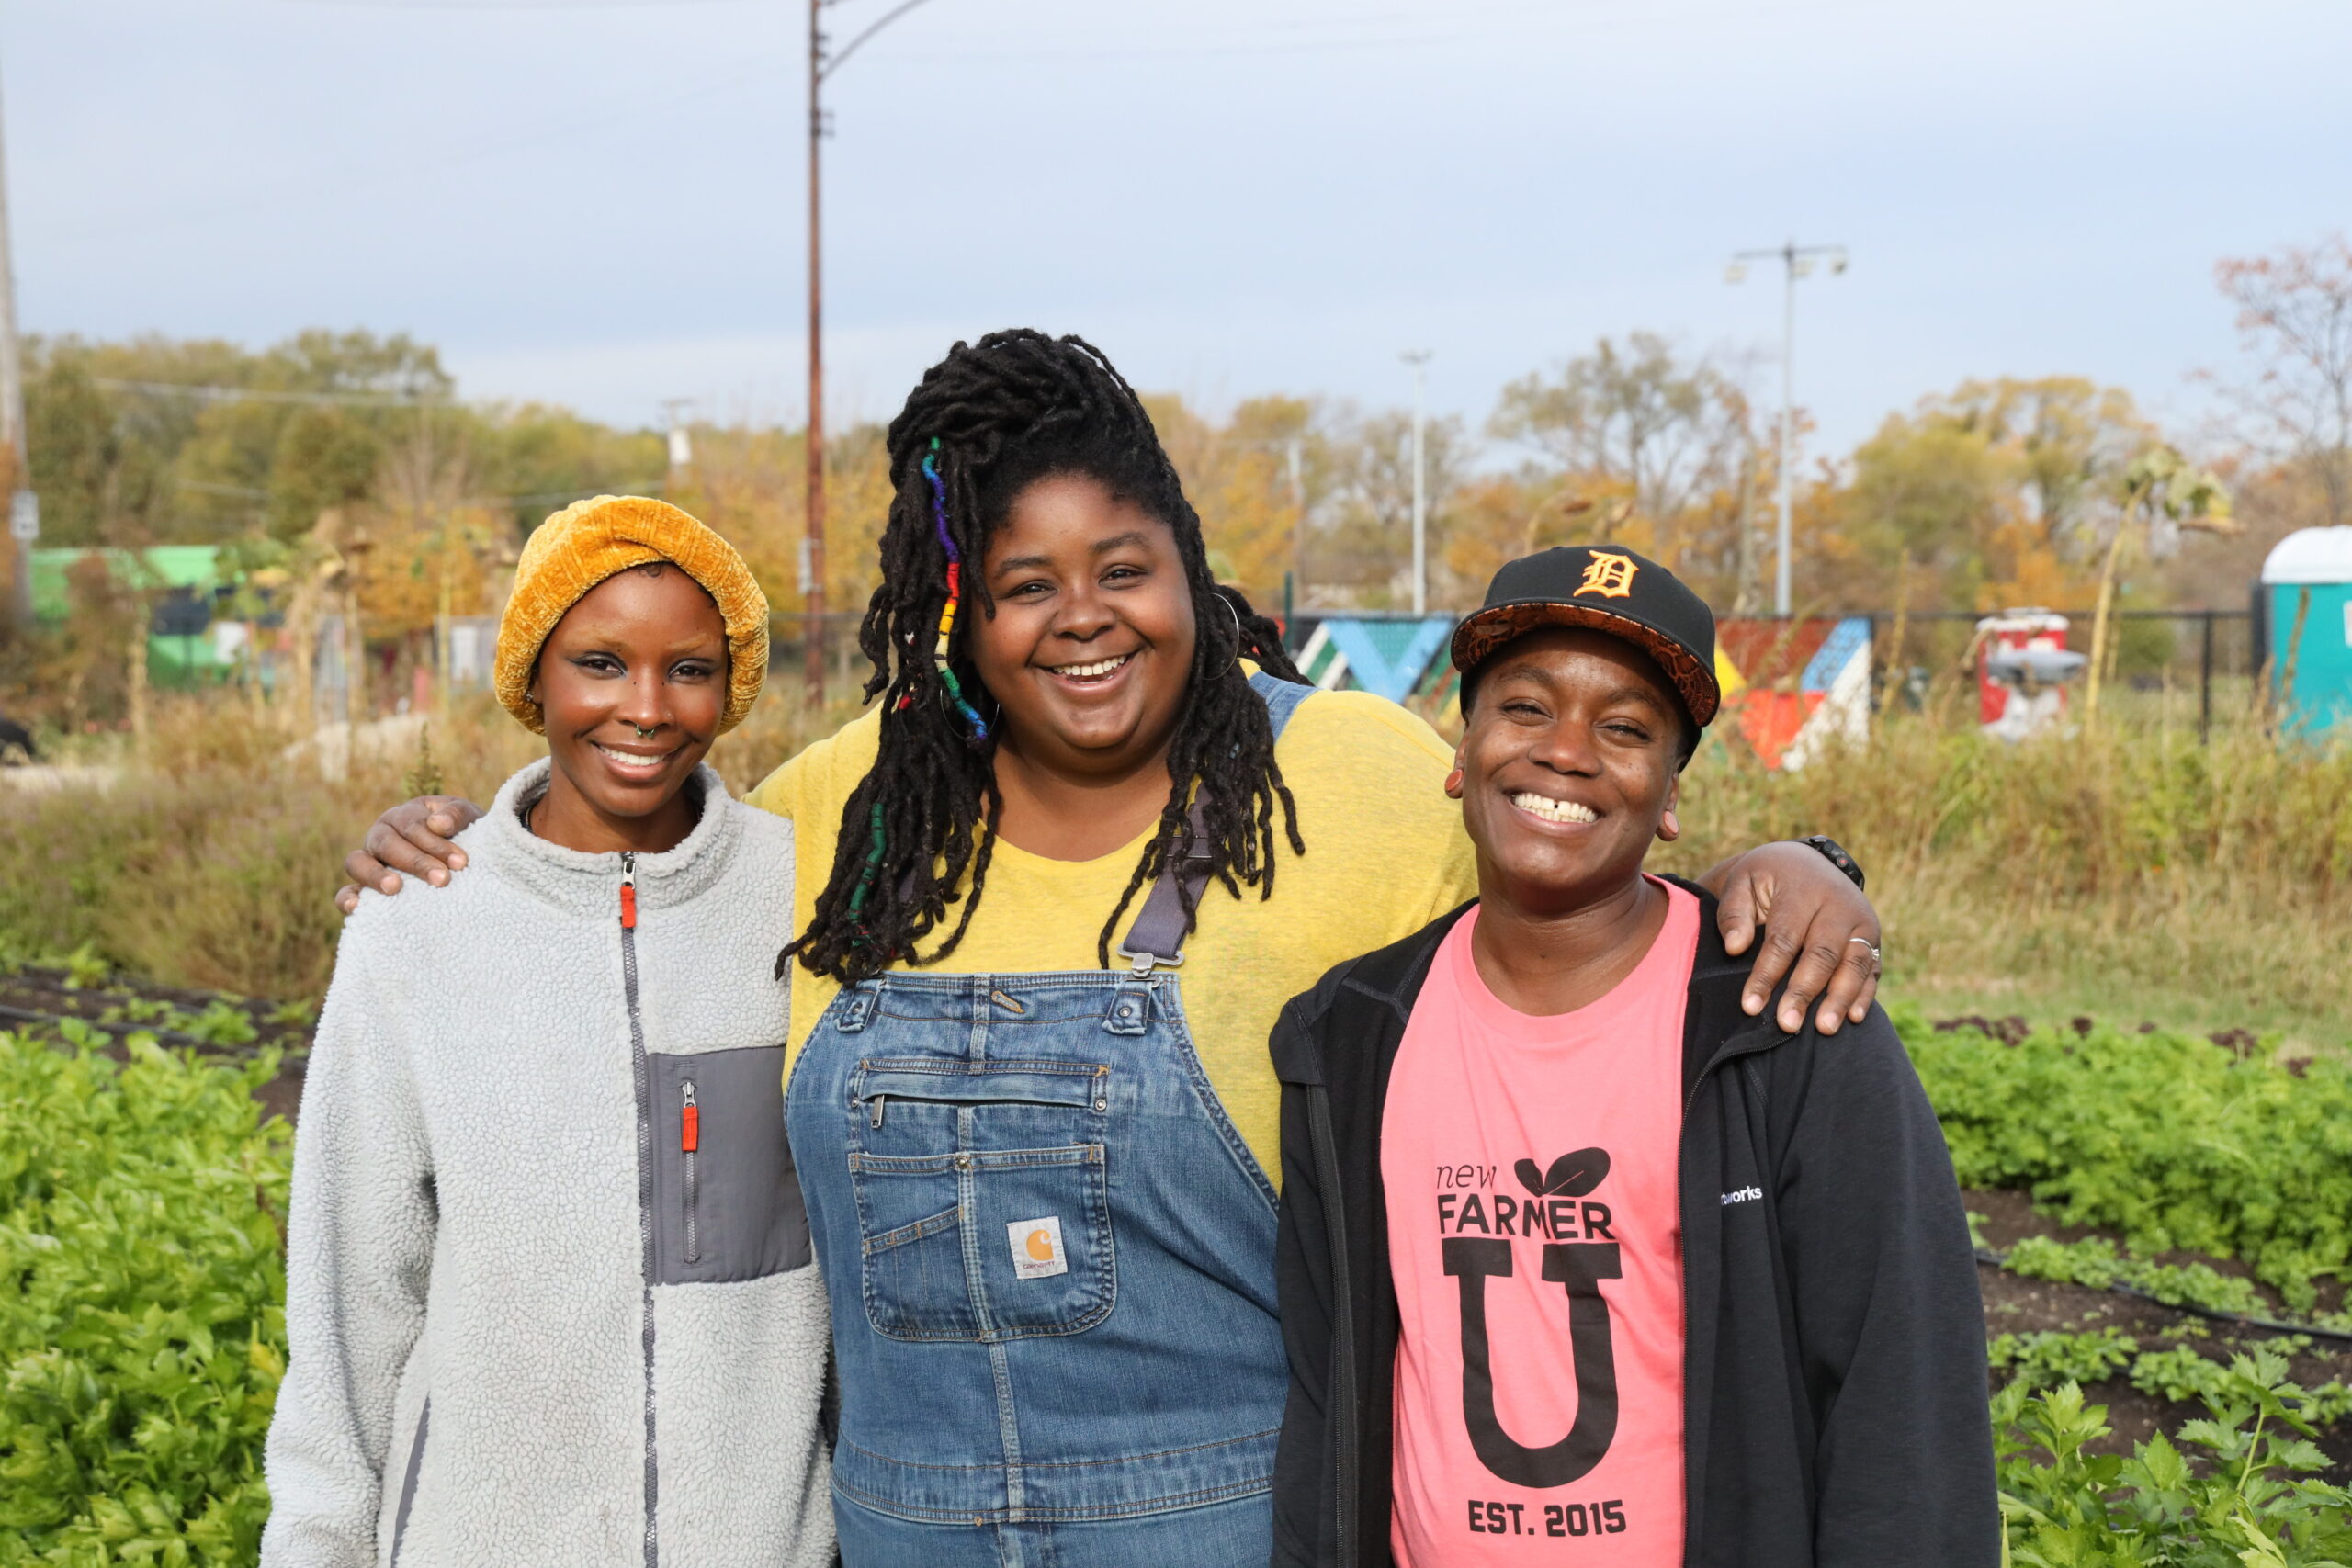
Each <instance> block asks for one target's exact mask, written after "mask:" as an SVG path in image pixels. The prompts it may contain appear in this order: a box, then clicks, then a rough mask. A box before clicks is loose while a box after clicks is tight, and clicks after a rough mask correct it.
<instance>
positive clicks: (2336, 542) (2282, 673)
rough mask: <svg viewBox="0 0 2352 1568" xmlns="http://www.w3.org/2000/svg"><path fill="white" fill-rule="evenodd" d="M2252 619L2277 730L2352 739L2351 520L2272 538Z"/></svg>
mask: <svg viewBox="0 0 2352 1568" xmlns="http://www.w3.org/2000/svg"><path fill="white" fill-rule="evenodd" d="M2255 620H2256V637H2257V643H2256V646H2258V647H2260V648H2261V649H2263V650H2264V655H2265V657H2266V658H2267V661H2268V665H2269V670H2270V695H2271V699H2272V700H2273V701H2274V702H2275V703H2277V705H2278V723H2279V728H2281V729H2283V730H2285V731H2286V732H2287V733H2289V734H2293V735H2301V736H2305V737H2309V738H2312V739H2317V738H2318V737H2320V736H2323V735H2327V734H2329V733H2330V732H2331V731H2333V732H2334V734H2335V737H2336V738H2339V739H2352V526H2346V527H2336V528H2299V529H2297V530H2296V531H2295V532H2294V533H2291V534H2290V535H2288V536H2286V537H2285V538H2283V539H2281V540H2279V541H2278V545H2277V547H2274V548H2273V549H2272V550H2271V552H2270V556H2269V558H2268V559H2267V560H2265V561H2264V562H2263V563H2262V581H2261V583H2260V585H2259V586H2257V587H2256V590H2255Z"/></svg>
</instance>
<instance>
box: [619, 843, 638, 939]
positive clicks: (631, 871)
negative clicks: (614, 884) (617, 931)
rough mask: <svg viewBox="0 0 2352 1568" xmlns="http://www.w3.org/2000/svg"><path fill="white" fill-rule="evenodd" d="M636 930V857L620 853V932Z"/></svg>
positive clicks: (631, 854)
mask: <svg viewBox="0 0 2352 1568" xmlns="http://www.w3.org/2000/svg"><path fill="white" fill-rule="evenodd" d="M636 929H637V856H636V855H635V854H633V853H631V852H629V851H627V850H623V851H622V852H621V930H623V931H635V930H636Z"/></svg>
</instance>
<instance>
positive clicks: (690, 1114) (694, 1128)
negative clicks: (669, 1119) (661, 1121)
mask: <svg viewBox="0 0 2352 1568" xmlns="http://www.w3.org/2000/svg"><path fill="white" fill-rule="evenodd" d="M685 1091H686V1103H685V1107H684V1110H682V1111H680V1112H679V1114H678V1152H679V1153H681V1154H689V1155H690V1154H693V1153H694V1152H695V1150H696V1149H697V1148H699V1147H701V1146H702V1107H701V1106H699V1105H696V1104H695V1086H694V1085H693V1084H691V1083H689V1084H687V1085H686V1086H685Z"/></svg>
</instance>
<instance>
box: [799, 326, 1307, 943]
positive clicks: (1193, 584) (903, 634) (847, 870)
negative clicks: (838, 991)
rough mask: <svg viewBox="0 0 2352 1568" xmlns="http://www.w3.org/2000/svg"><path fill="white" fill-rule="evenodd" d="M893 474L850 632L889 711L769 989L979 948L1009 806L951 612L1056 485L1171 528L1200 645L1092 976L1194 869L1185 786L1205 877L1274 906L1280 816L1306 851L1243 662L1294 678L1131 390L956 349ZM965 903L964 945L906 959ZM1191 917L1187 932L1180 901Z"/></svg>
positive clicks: (1083, 370) (1089, 350)
mask: <svg viewBox="0 0 2352 1568" xmlns="http://www.w3.org/2000/svg"><path fill="white" fill-rule="evenodd" d="M889 454H890V471H891V476H892V479H893V483H894V485H895V487H896V493H895V494H894V495H893V497H892V499H891V502H890V517H889V522H888V525H886V526H885V528H884V530H883V534H882V585H881V586H880V587H879V588H876V590H875V591H874V598H873V600H872V602H871V603H870V604H868V605H867V606H866V611H865V623H864V624H863V626H861V627H860V628H859V631H858V646H859V648H860V649H863V650H864V652H865V657H866V658H867V659H868V660H871V661H872V662H873V665H874V674H873V677H872V678H871V679H870V680H868V681H867V682H866V683H865V695H866V698H867V700H868V701H871V700H873V699H874V698H875V697H876V696H881V697H883V699H884V705H883V709H882V741H881V750H880V753H879V755H878V756H877V757H876V760H875V763H874V768H873V771H872V772H871V773H867V774H866V776H865V780H864V782H862V783H861V784H859V785H858V786H857V788H856V789H855V790H854V792H852V794H851V795H850V798H849V804H848V805H847V806H846V807H844V808H843V810H842V823H841V842H840V846H839V848H838V850H837V851H836V852H835V853H834V856H833V867H832V872H831V875H830V876H829V877H828V878H827V879H826V882H825V886H824V890H823V891H822V892H821V893H820V894H819V895H818V897H817V908H816V912H815V916H814V918H813V919H811V920H810V922H809V929H808V930H807V931H803V932H802V933H801V934H800V936H799V938H798V939H797V941H795V942H792V943H791V945H789V946H787V947H786V949H785V950H784V952H783V953H781V954H779V955H778V957H777V959H776V974H777V976H779V977H781V976H782V975H783V974H784V972H785V969H786V965H787V964H790V962H791V961H792V960H793V959H794V958H795V957H797V958H798V959H799V960H800V962H801V963H802V964H806V965H808V967H809V968H810V969H812V970H814V971H816V972H817V973H818V974H820V975H831V976H833V977H834V978H836V979H838V980H841V981H842V982H843V983H844V984H848V983H852V982H854V981H857V980H861V979H865V978H866V977H868V976H873V975H876V974H879V973H881V972H882V971H883V970H884V969H886V968H888V966H889V965H890V964H892V963H893V962H895V961H896V960H898V959H899V958H900V957H902V956H904V957H909V958H912V959H913V961H914V962H917V963H922V964H935V963H938V962H939V961H940V960H942V959H944V958H945V957H946V956H947V955H948V954H949V953H953V952H955V951H956V944H957V943H959V942H962V941H963V939H964V933H965V931H967V930H968V929H969V928H970V926H971V923H972V913H973V911H974V910H975V909H976V908H978V905H979V901H980V894H981V890H982V889H983V888H984V887H985V886H986V885H987V882H988V873H989V856H990V853H991V852H992V851H993V850H994V848H995V845H996V828H997V821H998V818H999V817H1000V815H1001V811H1002V807H1003V801H1002V799H1001V796H1000V795H998V793H997V788H996V774H995V767H994V753H995V746H996V738H995V736H994V735H993V734H992V733H991V732H990V731H989V725H988V722H987V720H985V719H984V718H983V717H982V716H980V714H979V712H978V708H977V707H976V706H975V705H973V703H972V701H971V700H970V699H971V698H973V697H975V696H977V695H978V694H979V693H980V692H981V691H982V690H983V688H982V687H981V685H980V682H979V677H978V674H977V673H976V672H975V671H974V670H973V668H972V666H971V663H970V661H969V660H967V659H966V658H964V657H962V655H961V654H960V651H959V649H960V647H961V644H960V643H958V642H957V640H956V638H955V637H954V635H953V627H954V625H955V621H956V616H957V612H958V610H959V608H961V606H960V605H959V603H958V601H959V600H960V599H962V598H965V597H969V598H970V599H974V600H977V601H978V612H977V613H978V614H981V615H987V614H991V613H992V610H993V606H992V604H991V603H990V601H989V596H988V589H987V587H986V586H985V584H983V583H982V582H981V581H979V573H980V562H981V560H982V559H983V558H984V557H985V555H986V552H987V549H988V542H989V536H991V535H992V534H993V533H994V532H995V530H996V528H997V527H998V526H999V525H1001V524H1002V522H1003V521H1004V519H1005V517H1006V515H1007V513H1009V512H1010V511H1011V509H1012V503H1013V501H1014V499H1015V498H1016V497H1018V496H1019V495H1020V493H1021V492H1022V491H1023V490H1024V489H1025V488H1027V487H1028V486H1029V485H1031V484H1034V483H1035V482H1036V481H1037V480H1039V479H1045V478H1047V477H1049V476H1053V475H1058V474H1082V475H1084V476H1086V477H1087V478H1089V479H1093V480H1095V481H1096V482H1098V483H1100V484H1102V485H1103V486H1104V487H1105V488H1106V489H1108V490H1109V491H1111V492H1112V493H1113V494H1114V495H1116V496H1118V497H1119V498H1120V499H1122V500H1125V501H1129V502H1134V503H1135V504H1136V505H1137V506H1139V507H1141V508H1142V509H1143V510H1144V511H1145V512H1147V513H1150V514H1151V515H1152V516H1154V517H1156V518H1158V519H1159V520H1160V521H1161V522H1163V523H1165V524H1166V525H1168V527H1169V529H1170V531H1171V532H1172V533H1173V534H1174V535H1175V536H1176V550H1177V554H1178V556H1179V558H1181V559H1182V562H1183V565H1184V579H1185V582H1186V585H1187V586H1188V587H1189V588H1190V589H1191V591H1192V597H1193V623H1194V625H1195V626H1196V627H1197V628H1198V629H1197V631H1196V634H1195V637H1194V640H1193V668H1192V680H1191V684H1190V687H1189V694H1188V695H1187V697H1186V700H1185V705H1184V712H1183V715H1182V717H1181V718H1179V719H1178V721H1177V725H1176V730H1175V734H1174V736H1173V738H1172V739H1171V741H1170V746H1169V751H1168V773H1169V777H1170V789H1169V795H1168V805H1167V807H1166V809H1164V810H1163V811H1162V812H1161V813H1160V818H1159V830H1158V831H1157V832H1155V833H1154V834H1153V835H1152V838H1151V841H1150V843H1149V844H1148V845H1147V846H1146V847H1145V849H1144V852H1143V856H1142V858H1141V859H1140V860H1139V861H1138V862H1137V863H1136V869H1135V874H1134V875H1133V876H1131V877H1129V878H1128V879H1127V886H1126V891H1125V893H1123V894H1122V895H1121V896H1120V898H1119V903H1118V906H1117V908H1114V909H1113V910H1111V912H1110V918H1109V919H1106V920H1104V921H1103V932H1102V935H1101V937H1100V938H1099V940H1098V941H1097V942H1096V943H1095V954H1096V960H1097V962H1099V963H1101V964H1103V966H1104V967H1105V968H1108V967H1109V966H1110V961H1111V942H1112V939H1113V936H1114V933H1115V932H1116V931H1117V930H1118V926H1119V921H1120V919H1121V917H1122V916H1124V915H1125V913H1126V910H1127V908H1128V907H1129V906H1130V905H1132V904H1133V903H1134V902H1135V899H1136V893H1137V891H1138V890H1139V889H1142V888H1144V887H1145V886H1148V885H1149V884H1150V883H1151V882H1153V881H1154V880H1155V879H1157V878H1158V877H1159V874H1160V870H1161V868H1162V867H1163V866H1164V865H1166V864H1167V863H1168V859H1169V857H1170V855H1179V856H1183V855H1190V854H1193V853H1196V852H1198V849H1197V848H1196V846H1195V845H1194V843H1193V829H1192V823H1191V807H1192V805H1193V799H1194V796H1195V791H1196V786H1197V794H1198V796H1199V799H1200V803H1201V808H1202V809H1201V816H1202V819H1203V824H1204V828H1205V829H1206V834H1205V836H1206V838H1207V840H1208V842H1207V844H1206V846H1205V850H1206V852H1207V855H1208V860H1209V874H1210V875H1211V876H1212V877H1214V878H1215V879H1216V881H1217V882H1218V883H1220V884H1222V885H1223V886H1224V887H1225V888H1226V890H1227V892H1228V893H1230V894H1232V895H1233V897H1237V898H1238V897H1241V888H1242V886H1243V885H1245V884H1246V885H1248V886H1253V887H1255V888H1257V889H1258V894H1259V897H1261V898H1263V897H1272V893H1273V886H1274V856H1275V841H1274V808H1275V806H1276V805H1277V803H1279V804H1280V806H1281V808H1282V814H1283V829H1284V832H1285V836H1286V837H1287V838H1288V840H1289V841H1290V847H1291V851H1292V852H1293V853H1295V854H1303V853H1305V852H1306V843H1305V842H1304V841H1303V840H1301V839H1300V838H1299V833H1298V810H1297V807H1296V806H1295V803H1294V802H1293V801H1292V799H1291V795H1290V790H1289V788H1288V787H1287V786H1286V785H1285V784H1283V775H1282V770H1281V769H1280V768H1278V767H1277V766H1275V764H1274V741H1273V731H1272V727H1271V726H1270V725H1269V724H1268V722H1267V718H1266V706H1265V704H1264V703H1263V702H1261V700H1260V699H1259V698H1258V696H1257V694H1255V693H1253V692H1252V691H1250V683H1249V681H1248V679H1247V678H1246V677H1245V676H1244V675H1243V674H1242V672H1241V671H1240V670H1239V668H1238V666H1237V665H1236V663H1235V660H1236V659H1237V658H1248V659H1250V660H1255V661H1256V662H1257V663H1258V664H1259V665H1260V666H1261V667H1262V668H1263V669H1265V670H1266V671H1268V672H1269V673H1271V674H1274V675H1277V676H1280V677H1282V678H1283V679H1285V680H1291V681H1295V680H1298V679H1300V676H1299V673H1298V670H1297V667H1296V666H1295V665H1294V664H1293V663H1292V662H1291V660H1290V656H1289V654H1288V653H1286V652H1285V651H1284V650H1283V642H1282V634H1281V631H1280V629H1279V628H1278V627H1276V626H1275V625H1274V624H1273V623H1272V621H1270V620H1268V619H1266V618H1265V617H1264V616H1262V615H1259V614H1257V613H1256V612H1255V611H1254V610H1252V609H1251V608H1250V602H1249V600H1247V599H1246V598H1244V597H1243V596H1242V595H1241V594H1240V593H1239V592H1236V591H1235V590H1233V589H1231V588H1227V587H1222V586H1220V585H1219V584H1218V583H1217V582H1216V580H1215V579H1214V578H1213V577H1212V576H1211V575H1210V573H1209V566H1208V551H1207V547H1206V546H1205V545H1204V543H1203V541H1202V537H1201V520H1200V517H1199V516H1198V514H1197V513H1194V512H1193V507H1192V503H1191V502H1188V501H1186V500H1185V498H1184V491H1183V487H1182V484H1181V483H1180V482H1179V481H1178V479H1177V477H1176V468H1175V465H1174V464H1172V463H1170V461H1169V459H1168V454H1167V452H1166V451H1165V450H1164V449H1163V448H1162V447H1161V446H1160V444H1159V434H1157V433H1156V432H1155V431H1154V430H1153V429H1152V424H1151V419H1150V416H1149V415H1148V414H1147V413H1146V412H1144V407H1143V403H1142V400H1140V399H1138V398H1137V397H1136V393H1135V389H1134V388H1132V387H1130V386H1128V385H1127V382H1126V380H1125V378H1123V377H1122V376H1120V374H1119V373H1118V371H1116V370H1115V369H1114V368H1112V366H1111V362H1110V361H1109V360H1107V359H1105V358H1104V357H1103V355H1102V353H1101V351H1100V350H1098V349H1096V348H1095V347H1094V346H1093V345H1092V344H1088V343H1086V342H1084V341H1082V340H1081V339H1079V338H1076V337H1065V338H1060V339H1055V338H1050V337H1047V336H1046V335H1045V334H1044V333H1037V332H1031V331H1027V330H1025V329H1024V330H1021V331H1015V332H1001V333H989V335H988V336H986V337H984V338H982V339H980V341H979V342H978V344H962V343H959V344H956V346H955V347H954V348H953V349H952V350H950V351H949V352H948V355H947V357H946V358H945V359H943V360H941V361H940V362H939V363H938V364H937V365H934V366H933V367H931V369H930V370H929V371H927V372H925V373H924V376H923V378H922V384H921V385H920V386H918V387H917V388H916V389H914V391H913V392H912V393H911V394H910V396H909V397H908V399H907V403H906V407H905V408H903V409H901V410H900V411H899V417H898V418H896V419H895V420H893V421H891V422H890V434H889ZM1220 601H1221V603H1220ZM1227 609H1230V610H1231V611H1232V614H1231V615H1227V613H1226V611H1227ZM964 613H965V614H966V615H969V614H971V613H973V612H971V611H969V610H966V611H965V612H964ZM1237 629H1238V646H1237V641H1236V631H1237ZM934 655H936V657H934ZM967 874H969V876H970V879H971V881H970V886H969V887H968V888H967V887H965V886H964V881H965V877H966V875H967ZM959 900H960V901H961V902H962V903H963V906H964V908H963V909H962V911H961V913H960V915H959V917H958V918H957V919H956V924H955V929H954V930H952V931H949V932H948V934H947V936H946V938H945V940H944V941H943V942H940V944H939V946H938V947H937V948H936V949H935V950H934V951H933V952H932V953H928V954H926V955H923V956H922V957H920V958H914V957H913V955H914V954H915V953H916V951H917V948H918V945H919V944H920V943H921V942H923V941H924V939H926V938H927V937H929V936H930V935H931V934H932V933H933V931H936V930H937V929H938V928H939V927H940V926H941V925H942V924H943V923H944V922H945V920H946V917H947V907H948V906H949V905H950V904H954V903H956V902H957V901H959ZM1184 913H1185V924H1186V929H1187V930H1188V931H1189V930H1190V929H1191V927H1192V924H1193V909H1192V908H1191V907H1190V903H1189V899H1188V901H1187V908H1186V909H1185V911H1184Z"/></svg>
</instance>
